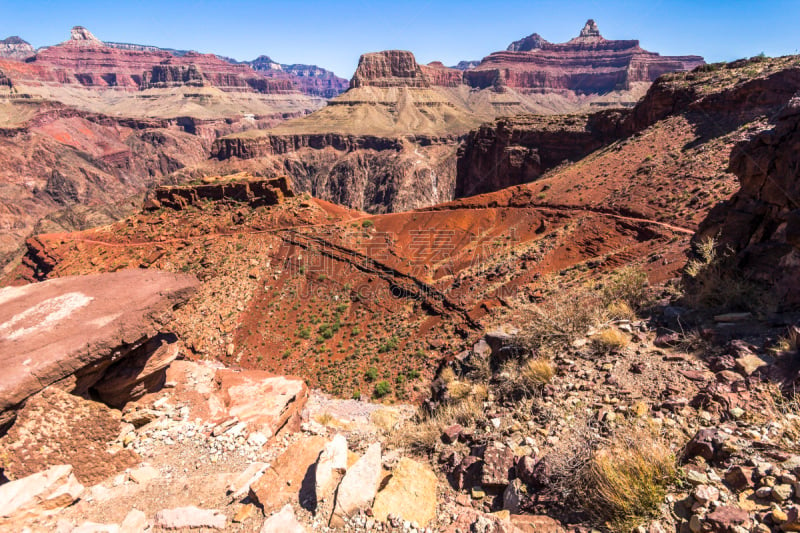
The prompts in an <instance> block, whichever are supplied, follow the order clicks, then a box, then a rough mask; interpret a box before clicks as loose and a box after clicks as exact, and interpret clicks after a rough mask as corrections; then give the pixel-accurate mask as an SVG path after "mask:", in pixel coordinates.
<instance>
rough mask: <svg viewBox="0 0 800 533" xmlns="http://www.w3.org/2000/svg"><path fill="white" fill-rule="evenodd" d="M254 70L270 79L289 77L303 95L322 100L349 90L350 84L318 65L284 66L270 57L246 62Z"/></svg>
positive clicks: (260, 57) (261, 57)
mask: <svg viewBox="0 0 800 533" xmlns="http://www.w3.org/2000/svg"><path fill="white" fill-rule="evenodd" d="M243 63H245V64H247V65H250V67H252V69H253V70H255V71H256V72H258V73H260V74H263V75H264V76H267V77H270V78H273V77H274V78H281V77H287V78H289V79H290V80H291V81H292V83H294V85H295V86H296V87H297V88H298V89H299V90H300V91H301V92H303V93H305V94H308V95H311V96H319V97H322V98H333V97H334V96H338V95H339V94H341V93H343V92H344V91H346V90H347V87H348V82H347V80H346V79H344V78H340V77H339V76H337V75H336V74H334V73H333V72H331V71H330V70H325V69H324V68H321V67H318V66H316V65H303V64H292V65H284V64H281V63H277V62H275V61H273V60H272V59H271V58H269V57H268V56H259V57H257V58H256V59H254V60H252V61H244V62H243Z"/></svg>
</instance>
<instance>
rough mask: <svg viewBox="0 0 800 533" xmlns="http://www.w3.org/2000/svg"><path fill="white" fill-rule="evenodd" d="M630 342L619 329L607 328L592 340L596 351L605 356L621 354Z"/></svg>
mask: <svg viewBox="0 0 800 533" xmlns="http://www.w3.org/2000/svg"><path fill="white" fill-rule="evenodd" d="M630 342H631V340H630V339H629V338H628V336H627V335H625V334H624V333H623V332H621V331H620V330H618V329H617V328H606V329H604V330H602V331H600V333H598V334H597V335H595V336H594V337H593V338H592V346H594V349H595V351H596V352H599V353H604V354H606V353H613V352H619V351H621V350H623V349H625V347H626V346H628V344H629V343H630Z"/></svg>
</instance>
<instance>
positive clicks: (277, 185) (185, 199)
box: [145, 174, 294, 210]
mask: <svg viewBox="0 0 800 533" xmlns="http://www.w3.org/2000/svg"><path fill="white" fill-rule="evenodd" d="M293 196H294V192H292V189H291V187H290V186H289V183H288V180H287V178H286V177H285V176H281V177H278V178H274V179H267V180H261V179H255V178H253V177H252V176H250V175H247V174H244V175H241V176H239V175H236V176H229V177H222V178H220V180H219V182H217V183H214V182H213V180H210V181H209V182H208V183H204V184H202V185H187V186H178V187H176V186H173V187H170V186H163V187H158V188H156V189H155V191H153V192H152V194H151V195H150V197H149V198H148V199H147V200H145V209H151V210H152V209H158V208H161V207H165V208H168V209H185V208H186V207H188V206H193V205H194V206H196V205H199V204H200V203H201V202H206V201H225V202H239V203H246V204H249V205H250V206H251V207H259V206H262V205H277V204H279V203H281V202H283V200H284V199H285V198H291V197H293Z"/></svg>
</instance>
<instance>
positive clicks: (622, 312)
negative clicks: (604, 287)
mask: <svg viewBox="0 0 800 533" xmlns="http://www.w3.org/2000/svg"><path fill="white" fill-rule="evenodd" d="M606 313H607V314H608V318H610V319H611V320H633V319H635V318H636V313H635V312H634V310H633V309H631V306H630V304H628V302H625V301H621V300H615V301H613V302H611V303H609V304H608V305H606Z"/></svg>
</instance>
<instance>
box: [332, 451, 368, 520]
mask: <svg viewBox="0 0 800 533" xmlns="http://www.w3.org/2000/svg"><path fill="white" fill-rule="evenodd" d="M380 478H381V445H380V444H379V443H377V442H376V443H374V444H372V445H370V447H369V448H367V451H366V452H364V455H363V456H362V457H361V458H360V459H359V460H358V461H356V462H355V464H354V465H353V466H352V467H350V468H349V469H348V470H347V473H346V474H345V475H344V477H343V478H342V482H341V483H339V489H338V490H337V491H336V506H335V507H334V511H333V515H332V516H331V520H330V527H341V526H343V525H344V519H345V518H347V517H349V516H352V515H354V514H355V513H357V512H358V511H361V510H364V509H367V508H369V507H370V506H371V505H372V501H373V500H374V499H375V493H376V491H377V490H378V482H379V481H380Z"/></svg>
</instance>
